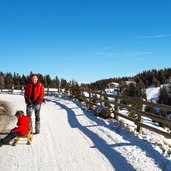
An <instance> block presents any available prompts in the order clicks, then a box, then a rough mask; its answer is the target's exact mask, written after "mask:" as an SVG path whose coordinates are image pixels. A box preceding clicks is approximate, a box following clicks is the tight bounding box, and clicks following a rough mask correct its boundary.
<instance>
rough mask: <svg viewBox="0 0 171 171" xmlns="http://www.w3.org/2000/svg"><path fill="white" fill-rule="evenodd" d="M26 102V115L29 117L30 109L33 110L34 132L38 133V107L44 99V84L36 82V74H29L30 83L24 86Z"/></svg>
mask: <svg viewBox="0 0 171 171" xmlns="http://www.w3.org/2000/svg"><path fill="white" fill-rule="evenodd" d="M24 98H25V102H26V104H27V110H26V111H27V116H29V117H30V118H31V115H32V111H33V110H34V111H35V134H39V133H40V108H41V104H42V103H43V100H44V86H43V84H42V83H40V82H38V77H37V75H36V74H33V75H32V76H31V83H30V84H28V85H27V86H26V89H25V92H24Z"/></svg>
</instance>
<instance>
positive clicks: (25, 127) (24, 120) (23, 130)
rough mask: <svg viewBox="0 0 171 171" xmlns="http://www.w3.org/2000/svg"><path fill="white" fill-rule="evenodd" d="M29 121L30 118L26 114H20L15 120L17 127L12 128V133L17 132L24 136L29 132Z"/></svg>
mask: <svg viewBox="0 0 171 171" xmlns="http://www.w3.org/2000/svg"><path fill="white" fill-rule="evenodd" d="M30 121H31V119H30V118H29V117H28V116H21V117H20V118H19V119H18V122H17V126H18V127H17V128H14V129H13V132H14V133H16V132H18V133H20V134H22V135H24V136H25V135H27V134H28V132H29V127H30Z"/></svg>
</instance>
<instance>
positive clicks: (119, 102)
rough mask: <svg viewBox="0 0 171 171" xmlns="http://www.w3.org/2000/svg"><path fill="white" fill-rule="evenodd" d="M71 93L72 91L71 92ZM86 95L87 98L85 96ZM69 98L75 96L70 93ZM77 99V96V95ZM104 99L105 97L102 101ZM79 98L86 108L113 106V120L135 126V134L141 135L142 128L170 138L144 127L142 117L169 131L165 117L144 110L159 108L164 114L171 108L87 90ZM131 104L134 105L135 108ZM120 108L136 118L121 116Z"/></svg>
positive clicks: (163, 133)
mask: <svg viewBox="0 0 171 171" xmlns="http://www.w3.org/2000/svg"><path fill="white" fill-rule="evenodd" d="M71 92H72V91H71ZM85 94H87V96H86V95H85ZM95 95H96V99H95V100H96V103H94V102H92V101H93V100H94V98H95V97H94V96H95ZM71 96H76V95H74V94H72V93H71ZM77 97H78V95H77ZM104 97H107V98H106V99H104ZM79 98H80V99H81V100H82V101H84V102H85V103H86V105H87V106H89V107H90V106H91V107H93V106H105V105H104V104H105V103H108V104H110V105H113V110H112V113H113V115H114V118H115V119H116V120H118V117H122V118H124V119H127V120H129V121H132V122H134V123H135V125H136V127H137V128H136V129H137V132H139V133H141V132H142V128H146V129H148V130H151V131H154V132H156V133H159V134H161V135H163V136H165V137H167V138H171V133H170V132H166V131H163V130H162V129H158V128H155V127H153V126H150V125H146V124H145V123H144V117H146V118H149V119H152V120H153V121H156V122H160V123H162V124H165V125H166V126H167V127H168V128H169V129H170V130H171V120H169V119H168V118H167V117H162V116H160V115H156V114H154V113H150V112H146V111H145V108H146V106H149V107H152V108H159V109H162V110H164V111H166V112H171V106H167V105H163V104H154V103H150V102H147V101H143V100H142V99H140V98H138V97H129V96H120V95H111V94H106V93H102V92H97V91H89V90H81V93H80V95H79ZM109 98H112V99H113V100H111V99H110V100H109ZM132 104H136V105H135V106H134V105H132ZM121 108H125V109H127V110H128V112H129V111H130V110H133V111H134V112H135V113H136V116H137V117H136V118H132V117H129V116H127V115H124V114H122V113H121V112H120V111H121V110H120V109H121Z"/></svg>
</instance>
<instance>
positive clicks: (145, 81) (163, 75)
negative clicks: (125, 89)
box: [90, 68, 171, 90]
mask: <svg viewBox="0 0 171 171" xmlns="http://www.w3.org/2000/svg"><path fill="white" fill-rule="evenodd" d="M129 80H131V81H135V82H136V83H137V85H140V84H141V85H143V86H144V87H145V88H148V87H151V86H152V87H159V86H160V85H162V84H167V83H169V82H170V80H171V68H165V69H160V70H156V69H152V70H148V71H143V72H142V73H140V74H137V75H135V76H132V77H119V78H109V79H103V80H98V81H96V82H94V83H91V84H90V87H91V89H93V90H104V89H105V88H106V87H107V84H108V83H110V82H117V83H119V84H121V85H122V84H123V82H124V81H129Z"/></svg>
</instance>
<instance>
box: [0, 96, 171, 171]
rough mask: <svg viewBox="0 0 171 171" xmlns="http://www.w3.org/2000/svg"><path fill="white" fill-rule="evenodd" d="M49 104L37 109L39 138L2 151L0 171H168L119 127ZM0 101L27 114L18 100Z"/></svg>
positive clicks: (68, 104) (70, 106)
mask: <svg viewBox="0 0 171 171" xmlns="http://www.w3.org/2000/svg"><path fill="white" fill-rule="evenodd" d="M47 99H48V100H47V102H46V104H43V105H42V109H41V133H40V134H39V135H35V136H34V138H33V142H32V144H31V145H25V144H24V143H25V142H24V141H23V140H22V141H20V142H19V144H18V145H17V146H16V147H13V146H9V145H7V146H3V147H1V148H0V170H1V171H16V170H17V171H29V170H30V171H47V170H48V171H60V170H62V171H96V170H97V171H111V170H116V171H132V170H138V171H145V170H150V171H159V170H165V171H170V170H171V165H170V163H171V161H170V160H168V159H166V158H165V157H163V156H162V155H161V154H160V153H159V152H158V151H156V150H155V149H153V147H152V146H151V145H150V143H148V142H144V141H143V140H140V139H138V138H137V137H134V136H133V135H132V134H128V133H127V132H125V130H123V129H122V128H120V127H118V124H117V123H110V122H107V121H103V120H100V119H97V118H96V117H94V116H93V115H92V114H91V113H88V112H85V111H83V110H82V109H81V108H80V107H79V105H77V103H74V102H72V101H68V100H64V99H61V98H55V97H47ZM0 100H6V101H8V102H9V103H10V104H11V107H12V112H13V114H14V113H15V111H16V110H24V111H25V104H24V99H23V96H21V95H5V94H1V95H0ZM33 119H34V118H33ZM15 123H16V121H14V122H13V123H11V124H10V125H9V128H8V129H11V128H13V127H14V126H15ZM0 132H2V131H0ZM0 136H1V137H2V136H4V135H1V134H0Z"/></svg>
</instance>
